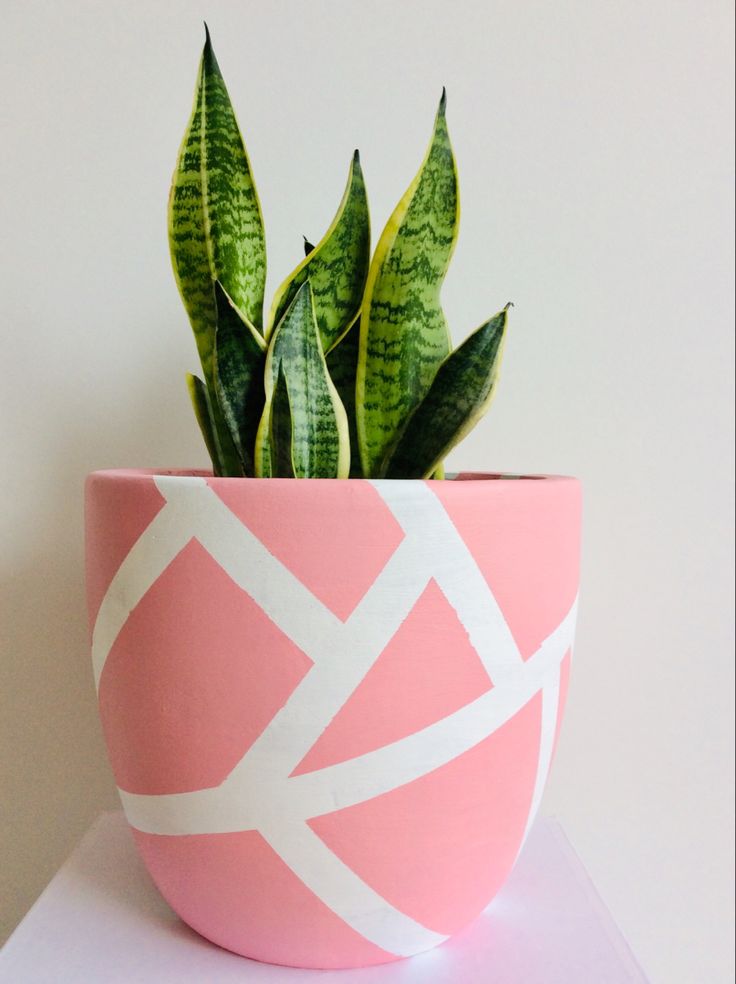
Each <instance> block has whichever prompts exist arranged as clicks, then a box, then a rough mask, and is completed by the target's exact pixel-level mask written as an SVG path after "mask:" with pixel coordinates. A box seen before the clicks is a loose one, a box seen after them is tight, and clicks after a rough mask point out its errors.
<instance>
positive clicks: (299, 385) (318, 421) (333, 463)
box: [255, 280, 350, 478]
mask: <svg viewBox="0 0 736 984" xmlns="http://www.w3.org/2000/svg"><path fill="white" fill-rule="evenodd" d="M280 372H281V373H282V374H283V377H284V382H285V388H286V395H287V398H288V404H289V411H290V419H291V439H290V446H291V464H292V468H293V473H294V475H295V476H296V478H347V477H348V475H349V472H350V444H349V437H348V421H347V416H346V414H345V408H344V407H343V405H342V403H341V401H340V397H339V396H338V394H337V390H336V389H335V386H334V384H333V382H332V380H331V379H330V374H329V372H328V371H327V365H326V363H325V357H324V353H323V351H322V345H321V342H320V338H319V329H318V326H317V318H316V313H315V309H314V301H313V298H312V291H311V287H310V282H309V281H308V280H307V281H305V282H304V283H303V284H302V285H301V287H300V288H299V289H298V291H297V293H296V296H295V297H294V300H293V301H292V302H291V305H290V306H289V308H288V309H287V310H286V312H285V314H284V316H283V318H282V319H281V321H280V322H279V324H278V325H277V327H276V329H275V331H274V332H273V335H272V337H271V342H270V345H269V348H268V354H267V356H266V369H265V385H266V406H265V409H264V412H263V416H262V418H261V423H260V426H259V428H258V434H257V437H256V461H255V464H256V474H257V475H259V476H263V477H269V476H273V475H274V460H273V459H274V456H273V453H272V452H273V449H272V448H271V446H270V437H271V432H272V427H271V418H272V406H273V397H274V392H275V390H276V388H277V383H278V379H279V373H280Z"/></svg>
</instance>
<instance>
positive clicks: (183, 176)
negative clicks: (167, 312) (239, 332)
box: [168, 62, 217, 389]
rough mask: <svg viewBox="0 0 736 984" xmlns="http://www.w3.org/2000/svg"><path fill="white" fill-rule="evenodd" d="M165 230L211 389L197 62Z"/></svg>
mask: <svg viewBox="0 0 736 984" xmlns="http://www.w3.org/2000/svg"><path fill="white" fill-rule="evenodd" d="M168 228H169V251H170V253H171V264H172V266H173V268H174V277H175V279H176V283H177V286H178V288H179V293H180V294H181V298H182V301H183V302H184V307H185V309H186V312H187V314H188V315H189V320H190V322H191V325H192V330H193V331H194V338H195V341H196V343H197V351H198V353H199V360H200V362H201V363H202V371H203V373H204V378H205V381H206V383H207V385H208V387H209V388H210V389H211V388H212V380H213V377H212V360H213V357H214V351H215V327H216V324H217V317H216V312H215V295H214V290H213V286H212V271H211V269H210V260H209V254H208V250H207V236H206V233H205V224H204V211H203V206H202V63H201V62H200V66H199V73H198V76H197V88H196V92H195V96H194V107H193V109H192V115H191V117H190V119H189V124H188V126H187V129H186V133H185V134H184V140H183V141H182V145H181V149H180V150H179V157H178V159H177V162H176V169H175V171H174V176H173V178H172V182H171V191H170V193H169V214H168Z"/></svg>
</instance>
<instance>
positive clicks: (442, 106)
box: [440, 85, 447, 113]
mask: <svg viewBox="0 0 736 984" xmlns="http://www.w3.org/2000/svg"><path fill="white" fill-rule="evenodd" d="M446 108H447V89H446V88H445V86H444V85H443V86H442V95H441V96H440V113H444V111H445V109H446Z"/></svg>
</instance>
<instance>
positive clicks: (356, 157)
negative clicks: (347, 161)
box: [353, 147, 360, 164]
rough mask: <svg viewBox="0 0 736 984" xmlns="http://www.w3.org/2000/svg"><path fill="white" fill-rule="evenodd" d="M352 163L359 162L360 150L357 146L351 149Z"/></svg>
mask: <svg viewBox="0 0 736 984" xmlns="http://www.w3.org/2000/svg"><path fill="white" fill-rule="evenodd" d="M353 164H360V151H359V150H358V148H357V147H356V148H355V150H354V151H353Z"/></svg>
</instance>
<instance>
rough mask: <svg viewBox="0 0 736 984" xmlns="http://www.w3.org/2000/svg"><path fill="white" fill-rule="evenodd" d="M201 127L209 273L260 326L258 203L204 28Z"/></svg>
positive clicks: (262, 244)
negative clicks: (205, 37)
mask: <svg viewBox="0 0 736 984" xmlns="http://www.w3.org/2000/svg"><path fill="white" fill-rule="evenodd" d="M201 129H202V198H203V205H204V218H205V229H206V234H207V248H208V254H209V260H210V268H211V272H212V277H213V279H215V280H219V281H220V283H221V284H222V286H223V287H224V289H225V290H226V291H227V294H228V296H229V297H231V298H232V301H233V303H234V304H235V306H236V307H237V309H238V310H239V311H240V312H241V314H242V315H243V316H244V317H245V318H247V320H248V321H249V322H250V323H251V325H253V326H254V327H255V328H257V329H259V330H260V329H261V327H262V324H263V294H264V289H265V284H266V240H265V234H264V230H263V217H262V215H261V205H260V202H259V200H258V194H257V192H256V187H255V184H254V182H253V176H252V173H251V167H250V161H249V160H248V154H247V153H246V150H245V145H244V143H243V138H242V136H241V135H240V130H239V128H238V122H237V120H236V118H235V112H234V110H233V107H232V103H231V102H230V97H229V95H228V92H227V88H226V87H225V81H224V79H223V77H222V72H221V71H220V67H219V65H218V64H217V59H216V58H215V52H214V50H213V48H212V41H211V39H210V34H209V31H207V39H206V41H205V46H204V52H203V54H202V124H201Z"/></svg>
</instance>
